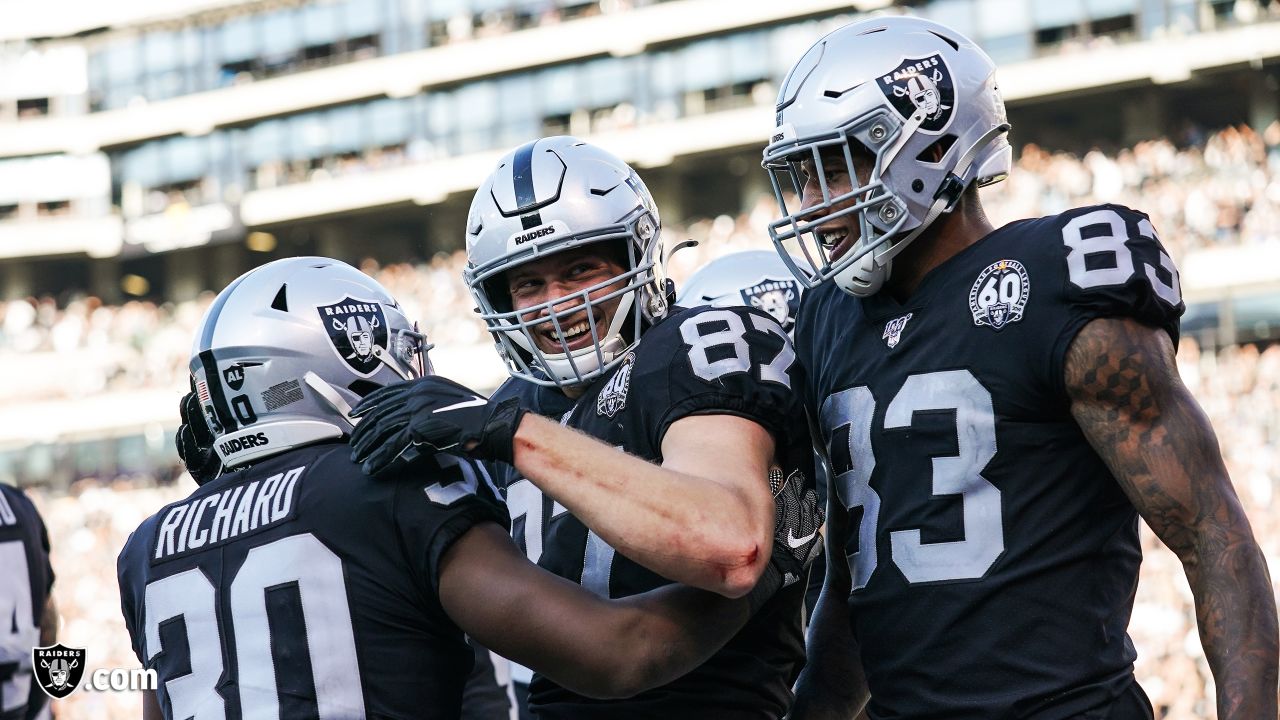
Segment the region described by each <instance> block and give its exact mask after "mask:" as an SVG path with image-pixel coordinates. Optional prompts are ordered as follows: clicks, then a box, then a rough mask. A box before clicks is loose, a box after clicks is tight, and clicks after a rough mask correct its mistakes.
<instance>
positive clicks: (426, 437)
mask: <svg viewBox="0 0 1280 720" xmlns="http://www.w3.org/2000/svg"><path fill="white" fill-rule="evenodd" d="M524 412H525V411H524V410H523V409H522V408H521V407H520V404H519V400H518V399H517V398H509V399H507V400H504V401H502V402H494V401H491V400H488V399H486V398H485V397H484V396H483V395H479V394H477V393H475V392H472V391H471V390H468V389H467V388H465V387H463V386H462V385H459V384H458V383H456V382H454V381H452V380H449V379H447V378H443V377H440V376H438V375H428V376H427V377H424V378H419V379H417V380H412V381H409V382H404V383H396V384H395V385H388V386H386V387H381V388H378V389H377V390H374V391H373V392H371V393H369V394H368V395H367V396H365V398H364V400H361V401H360V404H359V405H356V407H355V409H353V410H352V411H351V417H352V418H359V419H360V422H358V423H357V424H356V427H355V430H354V431H353V432H352V433H351V459H352V460H353V461H355V462H358V463H360V464H361V467H362V468H363V469H364V471H365V473H366V474H368V475H377V474H380V473H384V472H386V471H388V470H390V469H391V468H393V467H394V466H397V465H400V464H403V463H405V462H408V461H409V460H410V459H411V457H412V456H414V455H416V452H414V448H415V446H418V445H422V446H425V447H426V448H429V449H430V450H432V451H436V452H447V453H450V454H452V455H460V456H463V457H472V458H476V459H479V460H502V461H503V462H507V463H509V462H511V461H512V457H513V455H514V450H513V448H512V443H513V442H514V439H515V434H516V428H517V427H519V425H520V418H521V417H522V416H523V415H524ZM472 443H475V446H474V447H470V446H471V445H472ZM469 447H470V449H469V450H468V448H469Z"/></svg>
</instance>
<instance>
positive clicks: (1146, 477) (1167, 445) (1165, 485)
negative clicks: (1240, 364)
mask: <svg viewBox="0 0 1280 720" xmlns="http://www.w3.org/2000/svg"><path fill="white" fill-rule="evenodd" d="M1065 377H1066V385H1067V391H1068V393H1069V394H1070V397H1071V411H1072V414H1073V415H1074V416H1075V418H1076V421H1077V422H1078V423H1079V425H1080V427H1081V429H1082V430H1083V431H1084V433H1085V435H1086V437H1088V439H1089V442H1090V443H1091V444H1092V445H1093V447H1094V449H1095V450H1096V451H1097V452H1098V454H1099V455H1100V456H1101V457H1102V459H1103V460H1104V461H1105V462H1106V463H1107V466H1108V467H1109V468H1110V469H1111V471H1112V473H1113V474H1114V475H1115V476H1116V479H1117V480H1118V481H1119V482H1120V484H1121V486H1122V487H1123V488H1124V491H1125V493H1126V494H1127V495H1128V496H1129V498H1130V499H1131V500H1132V502H1133V504H1134V505H1135V506H1136V507H1137V509H1138V511H1139V512H1140V513H1141V514H1142V517H1143V518H1144V519H1145V520H1146V521H1147V523H1148V524H1149V525H1150V526H1151V528H1152V530H1154V531H1155V533H1156V534H1157V535H1158V536H1159V537H1160V539H1161V540H1163V541H1164V543H1165V544H1166V545H1167V546H1168V547H1169V549H1171V550H1173V551H1174V552H1175V553H1177V555H1178V557H1179V559H1181V561H1182V565H1183V569H1184V570H1185V571H1186V574H1187V580H1188V581H1189V582H1190V584H1191V591H1192V593H1193V595H1194V596H1195V605H1196V616H1197V621H1198V625H1199V629H1200V639H1201V642H1202V643H1203V644H1204V649H1205V654H1206V655H1207V656H1208V660H1209V666H1210V668H1211V670H1212V672H1213V676H1214V681H1215V682H1216V684H1217V697H1218V717H1219V718H1222V719H1223V720H1228V719H1229V718H1263V717H1276V677H1277V671H1276V666H1277V635H1276V607H1275V600H1274V597H1273V595H1272V592H1271V581H1270V578H1269V577H1268V574H1267V567H1266V561H1265V559H1264V558H1263V555H1262V552H1261V550H1260V549H1259V547H1258V544H1257V542H1256V541H1255V540H1254V537H1253V531H1252V530H1251V528H1250V526H1249V520H1248V518H1247V517H1245V514H1244V510H1243V508H1242V507H1241V505H1240V501H1239V499H1238V498H1237V496H1236V493H1235V490H1234V488H1233V487H1232V485H1231V480H1230V478H1229V477H1228V475H1227V470H1226V467H1225V466H1224V464H1223V461H1222V455H1221V452H1220V450H1219V448H1218V442H1217V438H1216V437H1215V435H1214V432H1213V428H1212V427H1211V426H1210V424H1209V420H1208V418H1206V417H1205V415H1204V413H1203V412H1202V411H1201V409H1200V407H1199V406H1198V405H1197V404H1196V402H1195V400H1194V399H1193V398H1192V396H1191V394H1190V392H1189V391H1188V390H1187V388H1186V386H1184V385H1183V384H1182V381H1181V379H1180V378H1179V376H1178V371H1177V366H1176V365H1175V362H1174V350H1173V344H1172V342H1171V341H1170V339H1169V336H1168V335H1167V334H1166V333H1164V332H1163V331H1160V330H1157V329H1154V328H1149V327H1146V326H1144V325H1142V324H1140V323H1138V322H1136V321H1134V320H1129V319H1119V318H1115V319H1110V318H1108V319H1100V320H1094V321H1092V322H1090V323H1089V324H1088V325H1086V326H1085V327H1084V329H1082V330H1081V331H1080V333H1079V334H1078V335H1077V336H1076V338H1075V340H1074V342H1073V343H1072V345H1071V348H1070V350H1069V352H1068V354H1067V358H1066V364H1065Z"/></svg>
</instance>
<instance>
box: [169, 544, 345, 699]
mask: <svg viewBox="0 0 1280 720" xmlns="http://www.w3.org/2000/svg"><path fill="white" fill-rule="evenodd" d="M290 587H295V588H296V589H297V592H298V595H299V597H300V599H301V600H302V608H303V615H304V616H305V617H304V620H305V623H306V627H307V637H306V646H305V652H306V653H307V656H308V657H309V659H310V661H311V670H312V673H313V675H314V677H313V681H314V687H315V692H316V704H317V705H318V706H319V715H320V717H322V718H323V717H363V716H364V694H363V692H362V691H361V687H360V668H359V666H358V663H357V661H356V642H355V637H354V634H353V633H352V630H351V612H350V610H349V609H348V607H347V593H346V585H345V583H344V581H343V575H342V560H341V558H339V557H338V556H337V555H335V554H334V553H333V551H331V550H329V548H327V547H325V546H324V544H323V543H321V542H320V541H319V540H318V539H317V538H316V537H315V536H314V535H312V534H310V533H303V534H300V535H293V536H290V537H286V538H281V539H280V540H276V541H274V542H270V543H267V544H266V545H262V546H260V547H256V548H254V549H252V550H250V551H249V555H248V556H247V557H246V558H245V560H244V564H242V565H241V566H240V569H239V570H237V571H236V574H235V579H234V580H233V581H232V582H231V588H230V595H231V597H230V601H231V602H230V608H231V623H230V625H231V627H232V628H233V634H234V635H235V660H236V668H237V670H238V672H237V677H238V678H239V683H238V685H239V689H240V709H241V714H242V715H243V716H244V717H246V718H248V717H264V718H266V717H279V707H280V698H279V694H278V690H277V683H276V662H275V660H274V658H273V655H272V644H273V643H274V642H282V641H288V640H289V639H288V638H283V639H279V638H278V639H273V635H272V633H271V626H270V624H269V623H268V620H267V599H268V593H270V592H271V591H272V590H277V589H287V588H290ZM217 607H218V597H217V592H216V590H215V588H214V586H213V583H211V582H209V578H208V577H207V576H206V575H205V574H204V571H202V570H201V569H200V568H193V569H191V570H187V571H186V572H182V573H178V574H176V575H170V576H169V577H167V578H164V579H163V580H157V581H155V582H153V583H150V584H148V585H147V596H146V618H145V619H146V634H147V638H146V652H147V659H148V660H150V659H151V658H154V657H155V656H156V655H157V654H159V653H160V652H161V651H163V650H164V649H165V648H164V647H163V646H162V645H161V642H160V629H161V625H163V624H165V623H167V622H169V621H171V620H175V619H177V618H182V619H183V621H184V623H185V625H186V630H187V638H186V642H187V647H188V648H189V650H190V663H191V672H190V673H188V674H186V675H183V676H182V677H177V678H173V679H171V680H169V681H167V682H166V683H165V690H166V691H167V692H168V694H169V703H170V705H171V706H172V715H173V717H175V718H194V719H195V720H222V718H225V717H226V716H227V713H226V709H225V708H224V707H223V701H222V696H221V695H219V694H218V692H217V689H216V688H217V686H218V683H219V682H220V681H221V680H222V676H223V666H224V662H223V657H222V650H223V648H224V647H227V648H230V647H231V645H230V644H229V643H225V642H224V639H223V638H222V637H221V633H220V631H219V624H218V611H217ZM293 641H295V642H299V643H300V641H301V638H294V639H293ZM298 649H301V648H298Z"/></svg>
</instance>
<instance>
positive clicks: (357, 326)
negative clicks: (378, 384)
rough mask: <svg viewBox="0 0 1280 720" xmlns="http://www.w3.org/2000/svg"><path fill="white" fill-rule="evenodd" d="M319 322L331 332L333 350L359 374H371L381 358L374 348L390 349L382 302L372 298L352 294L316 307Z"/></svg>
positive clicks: (364, 375) (366, 375) (365, 375)
mask: <svg viewBox="0 0 1280 720" xmlns="http://www.w3.org/2000/svg"><path fill="white" fill-rule="evenodd" d="M316 312H318V313H320V322H322V323H324V329H325V330H327V331H329V340H330V342H331V343H332V344H333V350H334V352H336V353H338V357H340V358H342V359H343V361H344V362H346V363H347V365H350V366H351V369H352V370H354V371H355V372H356V374H358V375H361V376H363V377H369V376H370V375H372V374H373V373H374V372H376V371H377V369H378V366H379V365H381V364H382V363H381V361H380V360H378V358H377V357H375V356H374V354H373V349H374V348H375V347H380V348H382V349H383V350H387V349H388V348H387V316H386V314H385V313H384V312H383V311H382V305H380V304H378V303H376V302H374V301H372V300H356V299H354V298H352V297H351V296H350V295H348V296H347V297H345V298H343V299H342V300H340V301H338V302H336V303H334V304H332V305H321V306H319V307H317V308H316Z"/></svg>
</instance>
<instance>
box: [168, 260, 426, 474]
mask: <svg viewBox="0 0 1280 720" xmlns="http://www.w3.org/2000/svg"><path fill="white" fill-rule="evenodd" d="M428 349H429V346H428V345H427V344H426V338H425V337H424V336H423V335H421V334H420V333H418V332H417V329H416V328H415V327H414V325H413V324H411V323H410V322H409V320H408V319H407V318H405V316H404V312H403V311H402V310H401V309H400V304H399V303H397V302H396V300H395V299H394V298H393V297H391V294H390V293H388V292H387V291H386V289H385V288H383V287H382V285H380V284H378V282H377V281H375V280H374V279H373V278H371V277H369V276H368V275H365V274H364V273H362V272H360V271H359V270H357V269H355V268H353V267H351V266H350V265H347V264H346V263H343V262H339V261H337V260H331V259H329V258H322V257H299V258H287V259H284V260H277V261H275V262H272V263H268V264H266V265H263V266H261V267H259V268H256V269H254V270H250V271H249V272H247V273H245V274H244V275H241V276H240V277H239V278H238V279H237V280H235V281H234V282H232V283H231V284H230V285H228V286H227V287H226V289H225V290H223V291H222V292H221V293H219V294H218V297H217V298H216V299H214V301H213V304H212V305H211V306H210V307H209V310H208V311H207V312H206V313H205V316H204V319H203V320H202V321H201V323H200V330H199V332H198V333H197V334H196V338H195V343H194V344H193V345H192V348H191V364H190V369H191V373H192V375H194V376H195V381H196V393H197V396H198V397H199V399H200V402H201V406H202V407H203V408H204V413H205V418H206V420H207V421H208V423H209V427H210V429H211V430H212V431H213V434H214V437H215V438H216V441H215V442H214V450H215V451H216V452H217V453H218V456H219V457H220V458H221V459H222V464H223V466H225V467H227V468H235V467H238V466H240V465H244V464H247V463H250V462H253V461H256V460H259V459H261V458H264V457H267V456H270V455H275V454H277V453H280V452H283V451H285V450H289V449H291V448H295V447H299V446H301V445H308V444H311V443H314V442H318V441H321V440H326V439H331V438H338V437H341V436H343V435H345V434H347V433H348V432H350V430H351V428H352V427H353V426H354V423H353V422H352V420H351V418H349V417H348V413H349V412H350V411H351V406H352V405H354V404H355V403H356V402H358V401H359V400H360V398H361V397H363V396H364V395H366V394H368V392H369V391H371V390H373V389H375V388H377V387H380V386H382V385H388V384H391V383H396V382H400V381H402V380H409V379H412V378H416V377H420V376H422V375H423V374H425V373H428V372H430V365H429V364H428V362H427V359H426V351H427V350H428Z"/></svg>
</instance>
